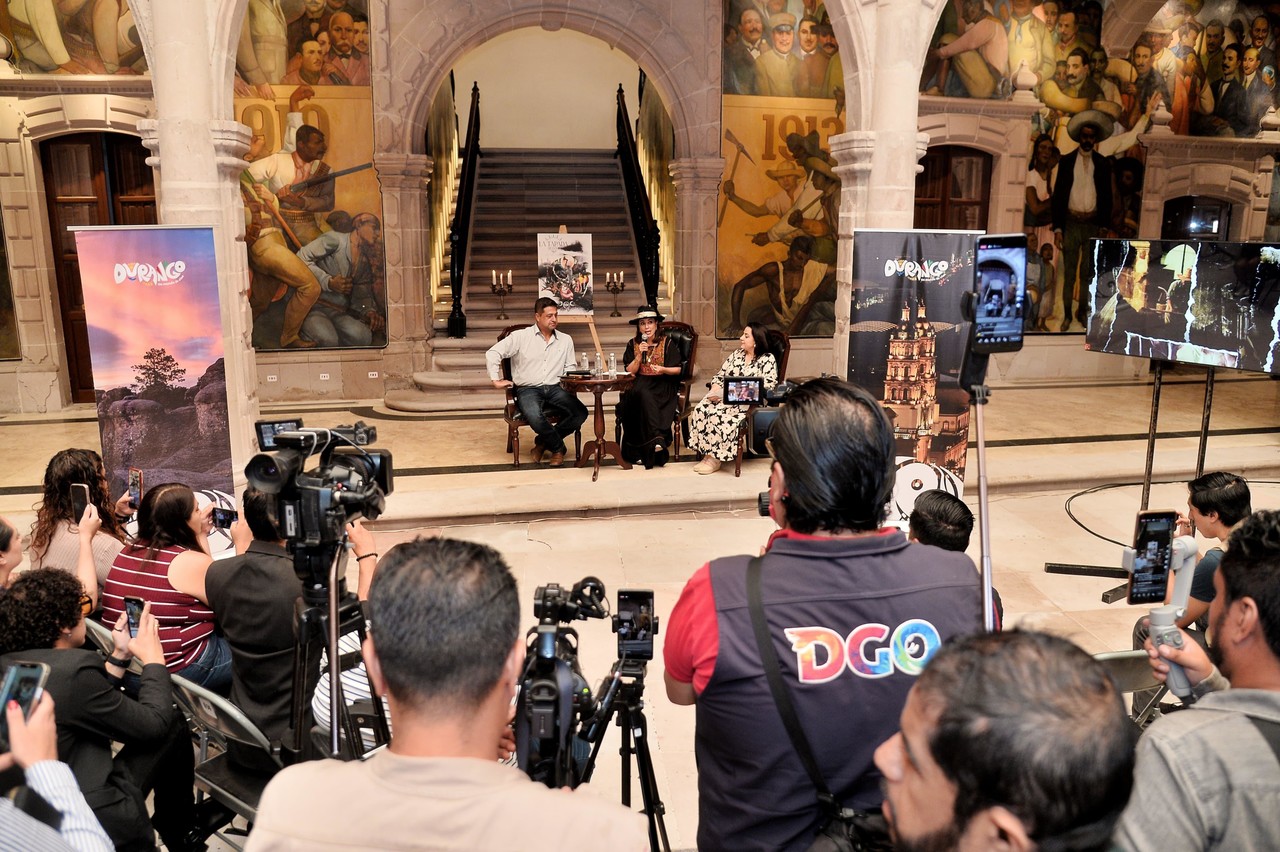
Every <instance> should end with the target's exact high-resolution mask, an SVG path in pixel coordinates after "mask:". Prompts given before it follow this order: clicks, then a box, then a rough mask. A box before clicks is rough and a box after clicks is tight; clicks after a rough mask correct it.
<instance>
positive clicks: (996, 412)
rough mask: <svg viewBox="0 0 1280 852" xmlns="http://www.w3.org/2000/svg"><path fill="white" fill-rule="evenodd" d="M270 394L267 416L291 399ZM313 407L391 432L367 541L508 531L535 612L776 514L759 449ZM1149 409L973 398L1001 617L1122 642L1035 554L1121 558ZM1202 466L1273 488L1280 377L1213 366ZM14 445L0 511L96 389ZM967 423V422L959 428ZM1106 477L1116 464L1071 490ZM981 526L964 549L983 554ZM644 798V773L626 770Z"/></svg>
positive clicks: (681, 755)
mask: <svg viewBox="0 0 1280 852" xmlns="http://www.w3.org/2000/svg"><path fill="white" fill-rule="evenodd" d="M1202 393H1203V389H1202V386H1201V385H1199V384H1196V383H1195V382H1193V381H1192V380H1191V379H1190V378H1189V377H1177V378H1175V379H1174V380H1172V381H1170V380H1167V381H1166V385H1165V389H1164V397H1163V405H1162V411H1161V417H1160V423H1159V426H1160V433H1161V435H1167V437H1162V438H1161V440H1159V441H1158V442H1157V451H1156V458H1155V470H1156V477H1155V478H1156V479H1157V481H1159V480H1171V482H1169V483H1167V484H1157V485H1155V486H1154V487H1153V489H1152V494H1151V499H1150V505H1151V507H1152V508H1161V507H1169V508H1181V507H1183V506H1185V502H1186V490H1185V486H1184V485H1183V484H1182V483H1183V482H1184V481H1185V480H1186V479H1187V478H1189V477H1190V476H1191V475H1192V473H1193V471H1194V468H1195V461H1196V459H1195V456H1196V445H1197V441H1196V438H1195V434H1196V433H1197V432H1198V430H1199V427H1200V419H1201V400H1202ZM290 411H291V410H289V411H287V410H285V409H283V408H282V409H279V410H275V411H272V412H270V416H274V415H276V414H285V413H290ZM300 411H301V413H302V415H303V416H304V418H305V419H306V421H307V423H308V424H309V425H320V424H324V425H331V424H334V423H339V422H350V421H351V420H352V419H354V417H355V416H359V417H361V418H363V419H365V420H367V421H368V422H370V423H371V424H374V425H376V426H377V427H378V430H379V441H378V444H379V446H385V447H388V448H390V449H391V450H392V452H393V454H394V457H395V464H396V469H397V470H398V471H399V472H400V477H399V478H398V480H397V483H396V491H395V493H394V494H393V495H392V496H391V497H390V498H389V500H388V511H387V514H386V515H385V516H384V518H383V519H382V520H381V521H380V522H379V523H378V524H377V537H378V541H379V550H381V551H384V552H385V550H386V549H387V548H388V547H389V546H391V545H392V544H393V543H395V542H396V541H400V540H404V539H406V538H409V537H412V536H414V535H418V534H435V533H439V534H443V535H448V536H454V537H458V538H465V539H469V540H475V541H481V542H484V543H487V544H490V545H492V546H494V547H496V548H497V549H498V550H499V551H501V552H502V553H503V554H504V555H505V556H506V558H507V559H508V561H509V562H510V564H511V566H512V568H513V569H514V570H515V572H516V575H517V577H518V579H519V581H520V595H521V600H522V601H523V602H524V605H525V607H526V614H527V616H528V623H529V624H530V625H532V624H533V623H534V619H533V613H532V605H533V595H534V589H535V588H536V587H537V586H539V585H542V584H545V583H547V582H552V581H554V582H559V583H561V584H572V583H573V582H576V581H577V580H579V579H581V578H582V577H583V576H584V575H593V576H596V577H598V578H599V579H601V580H602V581H603V582H604V584H605V586H606V587H607V588H608V589H609V595H610V598H611V599H612V598H613V595H614V593H615V592H616V590H617V589H618V588H620V587H627V586H637V587H643V588H652V589H653V590H654V592H655V594H656V598H657V611H658V615H659V616H660V617H662V618H665V617H666V616H667V615H668V614H669V613H670V610H671V607H672V605H673V604H674V602H675V600H676V597H677V595H678V594H679V592H680V589H681V587H682V586H683V583H684V581H685V579H686V578H687V577H688V576H689V575H690V574H691V573H692V572H693V571H694V570H695V569H696V568H697V567H698V566H699V565H701V564H702V563H703V562H705V561H706V560H707V559H709V558H711V557H714V556H719V555H724V554H731V553H741V552H753V551H755V550H756V549H757V548H758V547H759V546H760V544H762V543H763V542H764V540H765V539H766V537H767V536H768V534H769V532H770V531H771V529H772V523H771V522H770V521H769V520H767V519H763V518H760V517H758V516H756V514H755V511H754V502H755V494H756V492H758V491H759V490H760V489H762V488H763V487H764V485H765V479H766V477H767V465H766V464H765V462H763V461H761V460H753V461H749V462H748V463H747V464H746V465H745V466H744V469H743V473H742V476H741V478H734V477H733V475H732V472H731V470H728V469H727V470H722V471H721V472H720V473H717V474H715V475H712V476H697V475H696V474H694V473H693V472H692V470H691V465H690V464H688V463H687V462H685V463H680V464H674V463H673V464H671V465H668V466H667V467H666V468H665V469H661V470H654V471H643V470H639V469H634V470H632V471H622V470H619V469H617V468H614V467H606V468H605V469H603V470H602V471H601V474H600V480H599V481H598V482H595V483H592V482H591V478H590V472H589V471H588V470H575V469H567V470H555V471H553V470H549V469H547V468H545V467H538V466H535V465H530V464H527V463H526V464H524V465H522V467H521V468H520V470H518V471H516V470H514V469H512V468H511V466H510V458H509V456H504V454H503V452H502V450H503V446H502V444H503V439H502V436H503V427H502V423H501V421H500V419H499V418H497V417H496V416H491V415H481V416H474V417H459V416H446V415H432V416H421V417H414V416H405V415H397V414H392V413H390V412H384V411H382V410H379V409H376V408H374V407H372V406H358V405H357V406H353V407H350V408H343V409H340V410H338V409H335V408H334V407H333V406H329V407H327V408H325V409H323V410H321V409H316V408H312V409H310V410H308V409H306V408H303V409H300ZM1149 413H1150V388H1149V386H1146V385H1124V384H1114V385H1106V386H1079V385H1071V386H1056V387H1040V388H1010V389H1004V390H999V391H997V393H996V394H995V396H994V398H993V400H992V402H991V403H990V405H989V406H988V410H987V411H986V434H987V441H988V444H989V446H988V450H987V454H986V455H987V477H988V480H989V483H990V490H991V497H990V507H989V513H988V518H989V521H990V525H991V540H992V564H993V572H992V573H993V577H994V579H995V585H996V587H997V588H998V589H999V590H1000V593H1001V595H1002V597H1003V599H1004V604H1005V608H1006V618H1007V622H1008V623H1009V624H1011V625H1023V626H1030V627H1036V628H1041V629H1045V630H1050V631H1053V632H1055V633H1059V634H1062V635H1065V636H1068V637H1070V638H1072V639H1073V640H1075V641H1076V642H1078V643H1079V644H1080V645H1081V646H1082V647H1084V648H1085V649H1086V650H1088V651H1090V652H1099V651H1104V650H1114V649H1118V648H1126V647H1128V645H1129V632H1130V629H1131V627H1132V624H1133V621H1134V619H1135V618H1136V617H1137V615H1138V614H1139V611H1138V610H1137V609H1136V608H1131V607H1129V606H1127V605H1125V604H1124V603H1123V602H1121V603H1118V604H1112V605H1106V604H1103V603H1102V602H1101V600H1100V596H1101V594H1102V593H1103V592H1104V591H1106V590H1107V589H1109V588H1111V587H1112V586H1114V585H1116V583H1117V581H1114V580H1107V579H1099V578H1091V577H1077V576H1064V575H1059V574H1047V573H1045V572H1044V570H1043V569H1044V565H1045V563H1046V562H1066V563H1084V564H1096V565H1115V564H1117V563H1118V560H1119V548H1118V547H1117V546H1116V545H1114V544H1111V543H1108V542H1106V541H1104V540H1102V539H1101V538H1098V537H1097V536H1098V535H1102V536H1106V537H1109V538H1112V539H1115V540H1118V541H1124V540H1127V539H1130V538H1131V537H1132V529H1133V516H1134V512H1135V511H1137V509H1138V507H1139V503H1140V488H1139V487H1138V486H1137V485H1136V484H1130V485H1123V483H1126V482H1127V483H1136V482H1137V481H1138V480H1140V478H1141V476H1142V470H1143V462H1144V458H1145V455H1144V454H1145V436H1146V431H1147V426H1148V422H1149ZM1211 426H1212V433H1213V434H1212V436H1211V439H1210V441H1209V445H1208V454H1207V460H1206V469H1207V470H1213V469H1227V470H1234V471H1239V472H1242V473H1244V474H1245V475H1246V476H1248V477H1250V478H1251V480H1252V481H1253V482H1252V486H1253V493H1254V506H1255V507H1257V508H1262V507H1276V506H1280V382H1276V381H1269V380H1266V379H1260V378H1247V379H1244V380H1236V381H1223V380H1219V382H1218V387H1217V392H1216V396H1215V405H1214V412H1213V419H1212V423H1211ZM0 434H3V435H4V437H5V438H6V445H7V446H8V447H10V448H15V447H22V451H21V452H13V451H11V452H10V453H8V454H7V455H8V456H9V458H8V459H7V460H6V462H7V465H6V472H5V474H4V481H3V482H0V512H3V513H4V514H6V515H10V516H12V517H13V519H14V520H15V521H16V522H18V523H19V524H24V523H29V521H30V517H31V515H30V510H31V505H32V503H33V502H34V500H35V498H36V494H35V485H36V483H37V482H38V481H39V478H40V475H41V473H42V470H43V465H44V462H45V460H47V459H48V457H49V456H50V455H51V454H52V453H53V452H54V451H55V450H57V449H59V448H61V447H65V446H72V445H78V446H97V444H98V440H97V428H96V423H95V421H94V420H93V416H92V411H91V410H89V409H85V410H81V411H77V412H75V413H74V414H73V415H72V416H71V417H62V418H32V417H19V416H10V417H7V418H2V419H0ZM971 438H972V433H971ZM969 471H970V473H969V487H968V493H967V494H966V499H967V500H968V502H969V503H970V505H971V506H975V505H976V502H977V498H976V495H977V487H976V481H977V459H976V453H974V451H973V449H972V448H971V450H970V458H969ZM1103 483H1114V484H1119V485H1117V487H1109V488H1106V489H1103V490H1098V491H1096V492H1092V493H1086V494H1083V495H1081V496H1078V497H1076V498H1075V499H1074V500H1073V502H1072V510H1073V512H1074V514H1075V515H1076V517H1077V518H1078V519H1079V521H1080V523H1082V524H1084V525H1085V526H1086V527H1088V528H1089V529H1090V530H1092V534H1091V533H1090V532H1089V531H1087V530H1086V529H1084V528H1082V527H1081V526H1078V525H1077V524H1076V523H1075V522H1073V521H1072V520H1071V518H1070V517H1068V515H1067V513H1066V511H1065V509H1064V504H1065V502H1066V501H1067V500H1068V498H1071V497H1072V495H1076V494H1078V492H1081V491H1083V490H1085V489H1090V488H1093V487H1094V486H1097V485H1100V484H1103ZM977 539H978V537H977V535H975V536H974V546H973V547H972V548H971V550H970V553H971V555H972V556H973V557H974V560H975V562H977V561H978V559H979V553H978V547H977ZM575 626H576V627H577V629H578V631H579V633H580V634H581V637H582V638H581V663H582V668H583V671H584V672H585V673H586V675H587V678H588V680H589V681H590V682H591V683H592V684H593V685H594V684H596V683H598V681H599V679H600V678H602V677H603V676H604V675H605V674H606V673H607V672H608V670H609V666H610V665H611V663H612V662H613V660H614V659H615V641H614V636H613V635H612V634H611V633H610V632H609V628H608V626H607V625H606V624H605V623H604V622H602V621H590V622H586V623H578V624H577V625H575ZM662 639H663V634H662V633H661V632H660V633H659V634H658V637H657V640H658V641H657V644H658V650H657V655H656V656H657V660H656V661H655V662H654V663H653V664H652V665H651V666H650V669H649V674H648V677H647V681H648V685H649V691H648V696H649V698H650V700H649V702H648V706H647V708H646V713H647V715H648V718H649V723H650V734H651V746H652V751H653V757H654V765H655V770H656V773H657V776H658V785H659V790H660V794H661V796H662V799H663V801H664V803H665V804H666V809H667V828H668V831H669V833H670V835H671V841H672V847H673V848H676V849H688V848H692V847H693V845H694V837H695V832H696V826H697V795H696V790H697V782H696V773H695V769H694V761H693V727H694V716H693V710H692V709H691V708H684V707H675V706H672V705H670V704H669V703H667V701H666V700H665V696H664V693H663V689H662V664H661V642H662ZM617 735H618V734H617V731H616V730H615V731H610V732H609V734H608V735H607V736H608V741H607V742H606V743H605V747H604V748H603V749H602V750H601V754H600V759H599V760H600V763H599V769H598V770H597V772H596V776H595V781H594V782H593V784H592V785H591V786H592V788H593V789H594V792H595V794H597V795H600V796H603V797H605V798H610V799H616V797H617V795H618V785H619V758H618V754H617V748H616V746H615V745H614V743H616V742H617V740H616V739H615V738H616V737H617ZM632 792H633V797H634V800H635V801H637V802H638V801H639V792H638V790H637V789H634V788H633V791H632Z"/></svg>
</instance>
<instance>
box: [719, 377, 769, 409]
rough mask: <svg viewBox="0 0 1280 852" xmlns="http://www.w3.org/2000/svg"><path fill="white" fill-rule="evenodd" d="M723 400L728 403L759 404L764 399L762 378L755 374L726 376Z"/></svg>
mask: <svg viewBox="0 0 1280 852" xmlns="http://www.w3.org/2000/svg"><path fill="white" fill-rule="evenodd" d="M724 401H725V403H727V404H728V405H760V404H761V403H762V402H763V401H764V379H762V378H759V377H756V376H726V377H725V380H724Z"/></svg>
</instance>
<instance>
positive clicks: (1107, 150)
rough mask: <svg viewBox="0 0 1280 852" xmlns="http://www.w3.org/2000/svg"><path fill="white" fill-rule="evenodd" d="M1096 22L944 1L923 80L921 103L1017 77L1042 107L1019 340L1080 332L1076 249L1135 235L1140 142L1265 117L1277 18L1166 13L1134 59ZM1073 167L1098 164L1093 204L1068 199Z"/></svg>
mask: <svg viewBox="0 0 1280 852" xmlns="http://www.w3.org/2000/svg"><path fill="white" fill-rule="evenodd" d="M1102 13H1103V4H1102V3H1099V2H1097V0H1085V2H1080V0H1043V2H1035V0H1002V2H995V3H984V2H981V0H949V2H948V3H947V5H946V7H945V8H944V10H943V14H942V16H941V18H940V19H939V22H938V26H937V29H936V30H935V32H934V35H933V40H932V45H931V49H930V51H929V56H928V60H927V62H926V64H925V68H924V71H923V73H922V75H921V80H920V91H921V92H923V93H925V94H927V95H937V96H943V97H963V98H991V99H1004V98H1008V97H1010V96H1011V95H1012V93H1013V90H1014V88H1015V86H1014V80H1015V79H1016V78H1017V77H1018V75H1019V74H1021V75H1022V76H1023V78H1025V80H1026V81H1027V82H1028V83H1031V84H1032V85H1033V86H1034V88H1033V89H1032V92H1033V93H1034V94H1035V96H1036V98H1037V99H1038V100H1039V101H1040V103H1041V104H1042V108H1041V109H1040V111H1039V113H1038V114H1037V115H1036V116H1035V118H1034V119H1033V121H1032V125H1031V127H1029V128H1028V133H1027V150H1028V156H1029V160H1030V162H1029V167H1028V171H1027V189H1026V194H1027V199H1026V207H1025V210H1024V217H1023V228H1024V230H1025V231H1026V233H1027V237H1028V246H1029V247H1030V249H1031V255H1030V256H1029V264H1030V265H1029V267H1028V278H1029V282H1028V283H1029V284H1030V285H1031V290H1030V292H1031V296H1032V298H1033V300H1035V305H1036V307H1035V310H1034V311H1032V314H1031V315H1029V316H1028V319H1027V329H1028V330H1029V331H1054V332H1060V331H1077V332H1082V331H1084V325H1083V323H1082V322H1081V319H1082V317H1083V314H1084V313H1085V311H1086V307H1087V301H1088V298H1087V293H1085V292H1083V290H1084V289H1086V288H1087V286H1088V282H1089V281H1090V280H1091V279H1092V277H1093V262H1092V259H1091V257H1089V253H1088V252H1085V251H1082V247H1083V246H1084V245H1085V244H1086V242H1087V240H1089V239H1091V238H1093V237H1121V238H1129V237H1134V236H1136V235H1137V229H1138V219H1139V214H1140V211H1141V208H1142V186H1143V174H1144V162H1145V149H1144V148H1143V146H1142V145H1141V144H1140V141H1139V139H1140V136H1141V134H1142V133H1143V132H1145V131H1146V130H1147V128H1148V127H1149V126H1150V125H1151V123H1152V122H1153V121H1155V122H1158V123H1161V124H1166V123H1167V125H1168V127H1169V128H1170V129H1171V130H1172V131H1173V132H1174V133H1179V134H1184V135H1193V136H1226V137H1252V136H1256V135H1257V134H1258V133H1259V131H1260V125H1261V121H1262V118H1263V117H1264V116H1265V115H1266V113H1267V111H1268V110H1269V109H1271V108H1272V107H1273V106H1274V105H1275V104H1276V103H1277V90H1276V68H1277V63H1276V53H1275V51H1276V44H1275V33H1276V30H1277V27H1278V26H1280V9H1276V8H1273V7H1271V6H1267V5H1262V6H1255V5H1250V4H1245V3H1241V2H1236V0H1169V2H1168V3H1166V4H1165V5H1164V6H1163V7H1161V9H1160V11H1159V12H1158V13H1157V14H1156V15H1155V17H1153V18H1152V20H1151V22H1150V23H1149V24H1148V25H1147V27H1146V28H1145V30H1144V31H1143V32H1142V34H1141V35H1140V36H1139V37H1138V39H1137V40H1136V41H1135V42H1134V44H1133V45H1131V46H1130V47H1129V48H1128V49H1127V50H1124V51H1120V52H1114V51H1113V52H1111V53H1108V51H1107V50H1105V49H1104V48H1102V47H1101V44H1102V41H1103V40H1102V32H1101V25H1102V17H1103V14H1102ZM1077 151H1079V152H1080V153H1076V152H1077ZM1095 155H1098V156H1095ZM1082 161H1084V162H1088V163H1090V164H1092V163H1093V162H1095V161H1096V162H1097V163H1098V164H1099V166H1098V168H1097V169H1096V170H1095V171H1093V174H1094V184H1095V186H1094V192H1089V191H1087V190H1086V191H1084V192H1083V193H1081V192H1080V191H1079V188H1078V187H1077V192H1076V194H1075V195H1074V196H1073V195H1072V192H1071V189H1072V187H1073V186H1074V185H1075V179H1074V178H1075V174H1076V166H1077V164H1078V163H1081V162H1082ZM1032 278H1034V279H1035V280H1034V281H1031V280H1030V279H1032ZM1081 282H1084V283H1081Z"/></svg>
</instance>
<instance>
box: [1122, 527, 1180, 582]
mask: <svg viewBox="0 0 1280 852" xmlns="http://www.w3.org/2000/svg"><path fill="white" fill-rule="evenodd" d="M1177 525H1178V513H1177V512H1173V511H1168V512H1139V513H1138V527H1137V530H1135V532H1134V534H1133V549H1134V551H1135V553H1134V556H1133V573H1132V574H1130V575H1129V603H1131V604H1152V603H1155V604H1161V603H1164V599H1165V593H1166V591H1167V589H1168V586H1169V573H1170V571H1171V570H1172V568H1173V538H1174V532H1175V529H1176V527H1177Z"/></svg>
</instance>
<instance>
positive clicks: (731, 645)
mask: <svg viewBox="0 0 1280 852" xmlns="http://www.w3.org/2000/svg"><path fill="white" fill-rule="evenodd" d="M766 446H767V448H768V450H769V454H770V456H771V458H772V467H771V471H770V478H769V507H770V514H771V515H772V517H773V519H774V522H775V523H776V524H778V526H779V527H780V528H781V529H780V530H778V531H777V532H775V533H774V534H773V536H772V537H771V538H770V540H769V544H768V547H767V552H766V553H765V555H764V556H763V557H762V559H763V567H762V572H761V584H760V585H761V595H760V596H761V600H762V601H763V605H764V615H765V618H766V620H767V622H768V625H769V631H770V634H771V638H772V640H773V642H774V646H775V648H776V649H777V651H778V657H779V659H780V662H781V665H782V672H783V677H784V680H785V681H786V682H787V683H788V684H790V687H789V688H790V692H791V697H792V700H793V701H794V702H795V705H796V711H797V715H798V717H799V721H800V724H801V728H802V730H803V731H804V732H805V734H806V736H807V738H808V740H809V742H810V743H812V744H813V748H814V751H815V752H816V754H817V756H818V763H819V769H820V771H821V774H822V776H823V779H824V780H825V782H826V784H827V786H828V787H829V788H830V789H831V791H832V792H833V793H834V794H835V796H836V798H837V800H838V801H839V802H840V803H842V804H843V805H844V807H846V808H853V809H858V810H863V811H868V810H874V809H876V808H878V807H879V806H880V803H881V800H882V798H883V794H882V793H881V790H880V775H879V772H877V771H876V769H875V767H874V766H873V764H872V753H873V752H874V750H875V746H876V744H878V743H881V742H883V741H884V740H886V739H888V738H889V737H890V736H891V735H892V734H893V733H894V731H895V730H896V716H897V714H898V713H899V712H900V711H901V710H902V706H903V703H904V702H905V700H906V696H907V691H908V690H909V689H910V687H911V684H912V682H913V680H914V679H915V676H916V675H918V674H919V673H920V671H921V670H922V669H923V668H924V664H925V662H926V661H927V660H928V658H929V657H930V656H931V655H932V654H933V652H934V651H935V650H936V649H937V648H938V646H939V645H940V644H941V643H942V641H943V640H945V639H948V638H951V637H953V636H958V635H962V634H965V633H969V632H972V631H974V630H977V629H979V628H980V626H981V621H982V620H981V618H980V616H979V613H980V611H981V602H980V600H979V590H978V583H977V582H976V577H975V571H974V566H973V563H972V562H971V561H970V560H969V559H968V558H967V557H966V556H964V555H962V554H953V553H947V552H943V551H939V550H935V549H929V548H926V547H924V546H923V545H918V544H910V543H908V542H907V539H906V537H905V536H904V535H902V534H901V533H900V532H897V531H896V530H891V529H882V528H881V523H882V522H883V520H884V511H885V509H884V507H885V505H886V503H887V502H888V500H889V498H890V496H891V494H892V491H893V483H894V479H893V470H894V455H895V451H894V442H893V427H892V426H891V425H890V423H889V421H888V418H887V417H886V416H885V413H884V410H883V409H882V408H881V406H880V403H879V402H877V401H876V400H875V398H874V397H872V396H871V395H870V394H868V393H867V392H866V391H864V390H862V389H861V388H858V387H856V386H854V385H851V384H848V383H846V382H843V381H840V380H838V379H816V380H813V381H810V382H807V383H805V384H804V385H802V386H800V387H799V388H798V389H797V390H796V391H794V392H793V393H792V394H791V396H790V397H789V398H788V400H787V404H786V405H785V406H784V407H783V408H782V410H781V413H780V414H779V416H778V419H777V422H776V423H775V424H774V427H773V434H772V436H771V437H770V438H769V439H768V441H767V442H766ZM750 562H751V557H748V556H738V557H731V558H727V559H716V560H713V561H712V562H711V563H709V564H708V565H705V566H703V567H702V568H701V569H699V570H698V571H697V572H696V573H695V574H694V575H693V577H692V579H690V580H689V582H688V584H687V585H686V586H685V588H684V591H683V592H682V593H681V595H680V599H679V601H678V602H677V603H676V606H675V609H674V611H673V612H672V614H671V617H670V619H669V620H668V624H667V639H666V644H665V649H664V656H665V661H666V685H667V695H668V697H669V698H670V699H671V700H672V701H673V702H675V703H677V704H694V703H695V702H696V704H697V733H696V740H695V751H696V756H697V762H698V794H699V803H698V811H699V819H698V848H700V849H746V848H753V849H783V850H799V849H807V848H808V847H809V844H810V843H812V842H813V839H814V834H815V831H816V830H817V829H818V828H819V824H820V822H821V820H822V814H821V812H820V810H819V806H818V801H817V797H816V795H815V791H814V788H813V785H812V784H811V782H810V780H809V775H808V773H807V772H806V771H805V769H804V767H803V765H802V764H801V762H800V759H799V757H798V756H797V754H796V752H795V750H794V749H793V747H792V745H791V740H790V738H789V737H788V735H787V733H786V730H785V729H784V727H783V725H782V723H781V719H780V717H779V716H778V714H777V713H776V712H774V711H772V710H771V709H770V708H771V707H772V705H773V703H774V702H773V697H772V694H771V692H770V688H769V685H768V682H767V679H766V677H765V674H764V668H763V664H762V662H761V659H760V655H759V650H758V647H757V645H756V642H755V637H754V631H753V628H752V625H751V619H750V615H749V612H748V606H747V594H748V592H747V588H746V574H747V569H748V566H749V564H750ZM846 637H847V638H846ZM894 649H897V650H894Z"/></svg>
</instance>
